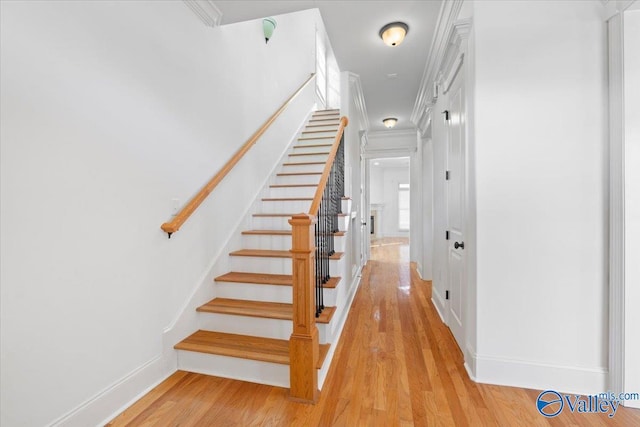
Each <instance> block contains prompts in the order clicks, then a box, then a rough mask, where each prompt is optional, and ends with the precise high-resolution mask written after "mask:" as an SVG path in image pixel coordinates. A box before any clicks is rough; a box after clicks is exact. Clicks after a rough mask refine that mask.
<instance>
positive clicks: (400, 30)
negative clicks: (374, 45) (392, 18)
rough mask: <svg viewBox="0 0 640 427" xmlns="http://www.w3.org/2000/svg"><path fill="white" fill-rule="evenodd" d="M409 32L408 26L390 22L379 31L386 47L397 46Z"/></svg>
mask: <svg viewBox="0 0 640 427" xmlns="http://www.w3.org/2000/svg"><path fill="white" fill-rule="evenodd" d="M408 32H409V26H408V25H407V24H405V23H404V22H392V23H390V24H387V25H385V26H384V27H382V28H381V29H380V33H379V34H380V38H381V39H382V41H383V42H384V44H386V45H387V46H398V45H399V44H400V43H402V40H404V36H406V35H407V33H408Z"/></svg>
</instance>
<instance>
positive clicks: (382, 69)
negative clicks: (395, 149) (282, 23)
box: [215, 0, 442, 131]
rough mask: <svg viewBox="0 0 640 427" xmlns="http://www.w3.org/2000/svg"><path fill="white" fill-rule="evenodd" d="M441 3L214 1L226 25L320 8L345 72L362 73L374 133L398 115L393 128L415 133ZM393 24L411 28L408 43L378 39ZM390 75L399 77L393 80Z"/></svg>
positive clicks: (433, 0) (428, 0) (427, 0)
mask: <svg viewBox="0 0 640 427" xmlns="http://www.w3.org/2000/svg"><path fill="white" fill-rule="evenodd" d="M441 3H442V1H441V0H421V1H365V0H352V1H336V0H333V1H321V0H284V1H282V0H281V1H256V0H242V1H238V0H235V1H233V0H232V1H228V0H220V1H215V4H216V6H218V8H219V9H220V11H221V12H222V24H223V25H224V24H229V23H233V22H241V21H247V20H250V19H257V18H262V17H266V16H272V15H279V14H283V13H289V12H294V11H298V10H304V9H311V8H318V9H320V13H321V15H322V19H323V21H324V24H325V27H326V29H327V33H328V34H329V39H330V40H331V45H332V47H333V50H334V52H335V55H336V59H337V60H338V65H339V66H340V69H341V70H342V71H350V72H352V73H355V74H358V75H359V76H360V79H361V83H362V90H363V92H364V98H365V103H366V107H367V113H368V116H369V122H370V129H369V130H371V131H376V130H386V128H385V127H384V126H383V125H382V119H383V118H385V117H397V118H398V124H397V125H396V127H395V129H412V128H414V125H413V124H412V123H411V122H410V120H409V118H410V117H411V113H412V111H413V106H414V104H415V100H416V96H417V94H418V89H419V87H420V80H421V78H422V74H423V72H424V68H425V65H426V62H427V56H428V54H429V48H430V47H431V41H432V38H433V33H434V30H435V25H436V21H437V19H438V13H439V11H440V5H441ZM394 21H402V22H405V23H406V24H408V25H409V32H408V34H407V37H406V39H405V41H404V42H403V43H402V44H401V45H399V46H396V47H388V46H386V45H385V44H383V43H382V40H381V39H380V37H379V36H378V32H379V31H380V28H382V27H383V26H384V25H385V24H387V23H389V22H394ZM388 74H397V77H396V78H394V79H391V78H389V77H387V75H388Z"/></svg>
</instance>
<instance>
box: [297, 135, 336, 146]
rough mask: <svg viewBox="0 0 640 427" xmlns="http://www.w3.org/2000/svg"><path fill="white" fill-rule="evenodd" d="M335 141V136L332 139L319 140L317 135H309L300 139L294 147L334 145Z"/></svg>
mask: <svg viewBox="0 0 640 427" xmlns="http://www.w3.org/2000/svg"><path fill="white" fill-rule="evenodd" d="M334 141H335V134H334V135H333V136H332V137H331V138H319V137H318V136H317V135H309V136H302V137H300V138H298V139H297V140H296V142H295V144H294V145H316V144H333V142H334Z"/></svg>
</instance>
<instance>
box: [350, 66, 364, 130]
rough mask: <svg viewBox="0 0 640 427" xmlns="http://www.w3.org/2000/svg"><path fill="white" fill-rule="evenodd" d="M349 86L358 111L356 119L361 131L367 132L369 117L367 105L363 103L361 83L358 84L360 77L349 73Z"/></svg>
mask: <svg viewBox="0 0 640 427" xmlns="http://www.w3.org/2000/svg"><path fill="white" fill-rule="evenodd" d="M349 84H350V86H351V96H352V97H353V102H354V104H355V105H356V109H357V110H358V117H359V119H360V124H361V126H362V130H365V131H367V130H369V116H368V114H367V104H365V102H364V92H363V91H362V83H361V82H360V76H359V75H358V74H355V73H351V72H349Z"/></svg>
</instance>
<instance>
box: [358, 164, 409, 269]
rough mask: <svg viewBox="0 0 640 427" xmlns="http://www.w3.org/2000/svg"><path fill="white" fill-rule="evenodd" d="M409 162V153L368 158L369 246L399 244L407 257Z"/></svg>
mask: <svg viewBox="0 0 640 427" xmlns="http://www.w3.org/2000/svg"><path fill="white" fill-rule="evenodd" d="M409 162H410V160H409V157H391V158H373V159H369V212H370V215H369V218H368V219H369V221H368V222H369V230H368V232H369V236H370V240H371V248H378V247H383V246H389V245H393V246H399V247H400V248H401V249H400V250H401V252H403V251H404V252H407V253H406V254H404V253H401V254H400V256H402V257H404V256H406V257H408V248H409V233H410V227H411V221H410V212H411V209H410V206H411V197H410V165H409ZM407 259H408V258H407Z"/></svg>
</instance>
